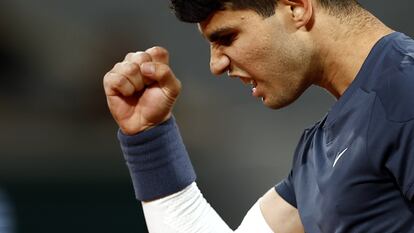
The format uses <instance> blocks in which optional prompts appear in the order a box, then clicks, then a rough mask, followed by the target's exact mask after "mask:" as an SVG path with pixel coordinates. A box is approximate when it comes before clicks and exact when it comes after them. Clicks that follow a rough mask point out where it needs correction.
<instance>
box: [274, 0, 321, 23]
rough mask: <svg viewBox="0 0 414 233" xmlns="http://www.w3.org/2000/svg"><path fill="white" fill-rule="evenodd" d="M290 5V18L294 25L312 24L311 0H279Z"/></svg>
mask: <svg viewBox="0 0 414 233" xmlns="http://www.w3.org/2000/svg"><path fill="white" fill-rule="evenodd" d="M280 1H282V2H283V4H284V5H286V6H289V7H290V14H291V20H292V22H293V24H294V26H295V27H296V28H297V29H299V28H302V27H304V28H309V26H311V24H312V18H313V5H312V0H280Z"/></svg>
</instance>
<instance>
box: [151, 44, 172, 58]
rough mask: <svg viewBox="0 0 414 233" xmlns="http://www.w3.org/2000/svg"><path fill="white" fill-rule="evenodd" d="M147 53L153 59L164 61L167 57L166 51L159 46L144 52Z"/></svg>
mask: <svg viewBox="0 0 414 233" xmlns="http://www.w3.org/2000/svg"><path fill="white" fill-rule="evenodd" d="M146 52H147V53H149V54H151V55H152V56H154V57H158V58H161V59H166V58H168V56H169V53H168V50H166V49H165V48H163V47H161V46H155V47H152V48H150V49H148V50H147V51H146Z"/></svg>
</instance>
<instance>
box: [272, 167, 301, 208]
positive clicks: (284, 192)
mask: <svg viewBox="0 0 414 233" xmlns="http://www.w3.org/2000/svg"><path fill="white" fill-rule="evenodd" d="M292 176H293V175H292V171H291V172H290V173H289V175H288V176H287V177H286V178H285V179H283V180H282V181H281V182H279V183H278V184H277V185H276V186H275V190H276V192H277V193H278V194H279V195H280V196H281V197H282V198H283V199H284V200H285V201H286V202H288V203H289V204H290V205H292V206H293V207H295V208H297V205H296V196H295V190H294V188H293V177H292Z"/></svg>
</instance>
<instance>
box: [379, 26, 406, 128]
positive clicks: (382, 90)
mask: <svg viewBox="0 0 414 233" xmlns="http://www.w3.org/2000/svg"><path fill="white" fill-rule="evenodd" d="M386 50H388V51H386V54H385V55H384V57H383V59H381V60H382V62H381V63H382V64H381V66H379V67H378V71H377V72H378V73H377V74H376V75H375V76H376V77H374V78H375V79H376V80H377V81H376V84H375V85H374V87H373V91H375V93H376V94H377V96H378V99H379V101H380V102H381V105H382V107H383V108H384V111H385V114H386V115H387V118H388V119H389V120H391V121H396V122H406V121H410V120H412V119H414V108H413V106H414V40H412V39H411V38H409V37H408V36H405V35H404V34H401V33H399V34H398V35H397V36H396V37H395V38H394V39H393V40H391V41H390V43H389V47H388V48H387V49H386Z"/></svg>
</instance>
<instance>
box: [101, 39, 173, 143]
mask: <svg viewBox="0 0 414 233" xmlns="http://www.w3.org/2000/svg"><path fill="white" fill-rule="evenodd" d="M168 59H169V56H168V51H167V50H166V49H164V48H161V47H153V48H151V49H148V50H146V51H145V52H136V53H129V54H128V55H127V56H126V57H125V59H124V61H122V62H120V63H117V64H116V65H115V66H114V68H112V70H111V71H109V72H108V73H107V74H106V75H105V77H104V80H103V84H104V89H105V94H106V99H107V102H108V106H109V110H110V111H111V113H112V116H113V117H114V119H115V121H116V122H117V123H118V125H119V127H120V128H121V130H122V132H123V133H124V134H127V135H133V134H136V133H139V132H142V131H144V130H146V129H149V128H151V127H154V126H156V125H158V124H160V123H162V122H164V121H166V120H168V119H169V118H170V117H171V111H172V108H173V106H174V103H175V101H176V99H177V97H178V95H179V93H180V91H181V83H180V81H179V80H178V79H177V78H176V77H175V75H174V74H173V72H172V71H171V69H170V67H169V65H168Z"/></svg>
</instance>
